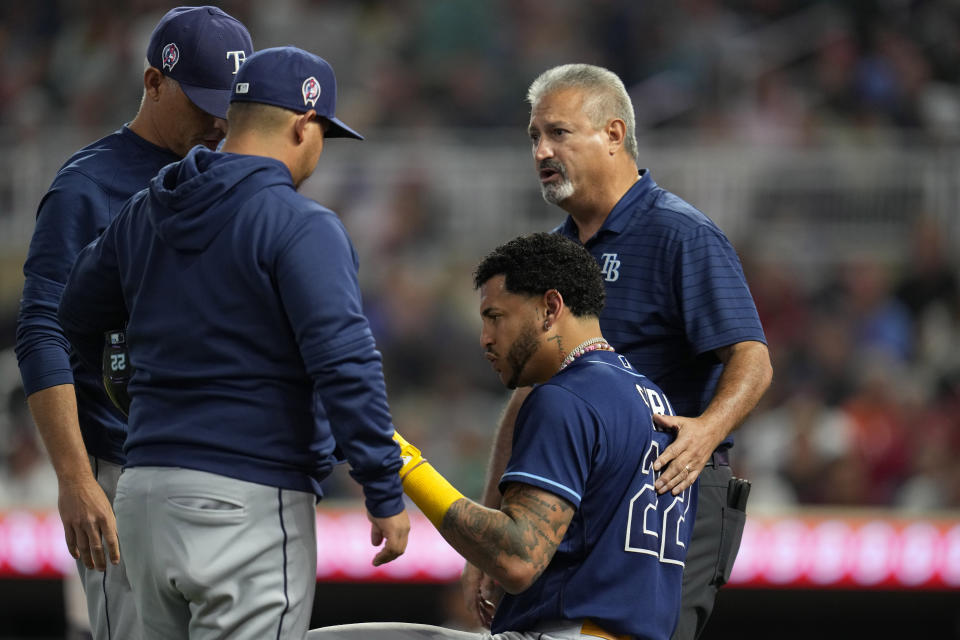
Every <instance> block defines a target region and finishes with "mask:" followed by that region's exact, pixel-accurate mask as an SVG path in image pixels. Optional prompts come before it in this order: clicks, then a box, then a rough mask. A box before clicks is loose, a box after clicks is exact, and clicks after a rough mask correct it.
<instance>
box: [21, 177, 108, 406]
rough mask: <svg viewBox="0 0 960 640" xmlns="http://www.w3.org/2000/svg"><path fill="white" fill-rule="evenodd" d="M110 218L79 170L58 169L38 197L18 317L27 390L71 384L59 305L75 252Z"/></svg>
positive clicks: (104, 199) (98, 194)
mask: <svg viewBox="0 0 960 640" xmlns="http://www.w3.org/2000/svg"><path fill="white" fill-rule="evenodd" d="M108 218H109V203H108V201H107V197H106V196H105V195H104V193H103V191H102V190H101V189H100V188H99V187H98V186H97V185H96V184H94V183H93V181H91V180H90V179H89V178H87V177H86V176H84V175H82V174H80V173H77V172H75V171H64V172H62V173H60V175H58V176H57V178H56V179H55V180H54V183H53V185H52V186H51V187H50V190H49V191H47V193H46V195H45V196H44V197H43V200H41V201H40V207H39V210H38V212H37V222H36V227H35V228H34V232H33V237H32V239H31V241H30V248H29V251H28V253H27V260H26V262H25V263H24V266H23V274H24V285H23V295H22V297H21V299H20V309H19V312H18V316H17V336H16V347H15V351H16V355H17V361H18V363H19V366H20V375H21V378H22V380H23V386H24V391H25V392H26V394H27V395H30V394H32V393H34V392H36V391H41V390H43V389H46V388H48V387H52V386H55V385H58V384H72V383H73V372H72V370H71V368H70V343H69V341H68V340H67V338H66V336H65V335H64V333H63V330H62V328H61V327H60V323H59V321H58V319H57V307H58V305H59V303H60V295H61V293H62V291H63V287H64V285H65V283H66V281H67V276H68V275H69V273H70V270H71V268H72V267H73V263H74V260H75V259H76V257H77V254H79V253H80V250H81V249H83V247H84V246H86V245H87V244H88V243H89V242H90V241H92V240H93V239H94V238H96V237H97V234H98V233H99V231H100V229H102V228H103V227H105V226H106V220H107V219H108Z"/></svg>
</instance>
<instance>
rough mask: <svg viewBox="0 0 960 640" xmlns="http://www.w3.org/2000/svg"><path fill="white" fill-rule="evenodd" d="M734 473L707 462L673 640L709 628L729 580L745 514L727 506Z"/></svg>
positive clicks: (689, 639)
mask: <svg viewBox="0 0 960 640" xmlns="http://www.w3.org/2000/svg"><path fill="white" fill-rule="evenodd" d="M731 476H732V472H731V471H730V467H728V466H726V465H722V466H714V464H713V463H712V462H711V463H708V464H707V466H706V467H704V469H703V472H702V473H701V474H700V477H699V480H700V496H699V502H698V504H697V519H696V521H695V522H694V525H693V536H692V539H691V540H690V549H689V551H688V552H687V561H686V565H685V566H684V569H683V595H682V597H681V602H680V619H679V621H678V622H677V628H676V629H675V630H674V632H673V636H672V640H694V638H698V637H699V636H700V634H701V633H702V632H703V628H704V627H705V626H706V625H707V620H708V619H709V618H710V613H711V612H712V611H713V603H714V600H715V598H716V597H717V590H718V589H719V588H720V587H722V586H723V585H724V584H726V582H727V580H729V579H730V570H731V569H733V561H734V560H735V559H736V557H737V551H738V550H739V549H740V539H741V537H742V536H743V525H744V522H745V521H746V515H747V514H746V513H745V512H743V511H740V510H738V509H732V508H730V507H728V506H727V485H728V484H729V482H730V478H731Z"/></svg>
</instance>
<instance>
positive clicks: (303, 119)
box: [293, 109, 317, 144]
mask: <svg viewBox="0 0 960 640" xmlns="http://www.w3.org/2000/svg"><path fill="white" fill-rule="evenodd" d="M316 117H317V112H316V111H315V110H313V109H310V111H307V112H306V113H301V114H300V115H299V116H297V119H296V120H295V121H294V128H293V131H294V135H295V136H296V139H297V144H301V143H302V142H303V141H304V139H305V138H306V135H307V126H308V125H309V124H310V121H311V120H313V119H314V118H316Z"/></svg>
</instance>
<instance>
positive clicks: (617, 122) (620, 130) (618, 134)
mask: <svg viewBox="0 0 960 640" xmlns="http://www.w3.org/2000/svg"><path fill="white" fill-rule="evenodd" d="M626 135H627V125H626V123H625V122H624V121H623V120H621V119H620V118H614V119H613V120H611V121H610V122H609V123H607V141H608V144H609V147H608V148H609V150H610V155H614V154H615V153H616V152H617V151H619V150H620V148H621V147H622V146H623V141H624V138H625V137H626Z"/></svg>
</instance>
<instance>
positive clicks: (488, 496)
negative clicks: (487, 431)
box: [481, 387, 533, 509]
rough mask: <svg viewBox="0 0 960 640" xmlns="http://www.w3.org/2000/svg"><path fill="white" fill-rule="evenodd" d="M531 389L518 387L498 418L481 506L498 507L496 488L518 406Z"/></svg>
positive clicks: (511, 439) (511, 441)
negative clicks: (498, 422)
mask: <svg viewBox="0 0 960 640" xmlns="http://www.w3.org/2000/svg"><path fill="white" fill-rule="evenodd" d="M532 390H533V387H519V388H517V389H516V390H514V392H513V395H511V396H510V400H509V401H508V402H507V406H506V408H504V410H503V415H502V416H500V424H498V425H497V431H496V433H495V434H494V436H493V448H492V449H491V451H490V462H489V463H488V464H487V477H486V481H485V482H484V485H483V496H482V497H481V504H483V505H484V506H487V507H491V508H493V509H496V508H497V507H499V506H500V490H499V489H498V488H497V487H498V485H499V483H500V476H502V475H503V472H504V470H506V468H507V462H508V461H509V460H510V452H511V449H512V448H513V427H514V425H515V424H516V422H517V414H518V413H519V412H520V406H521V405H523V401H524V400H526V399H527V396H528V395H530V391H532Z"/></svg>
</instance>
